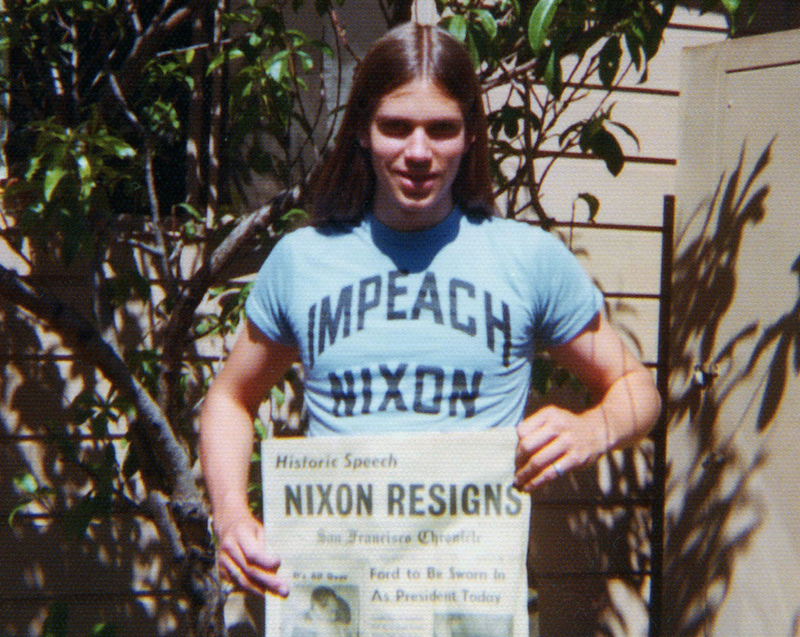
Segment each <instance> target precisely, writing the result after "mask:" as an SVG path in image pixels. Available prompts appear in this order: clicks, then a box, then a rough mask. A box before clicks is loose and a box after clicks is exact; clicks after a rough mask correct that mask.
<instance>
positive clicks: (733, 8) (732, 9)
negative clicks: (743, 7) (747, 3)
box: [722, 0, 741, 15]
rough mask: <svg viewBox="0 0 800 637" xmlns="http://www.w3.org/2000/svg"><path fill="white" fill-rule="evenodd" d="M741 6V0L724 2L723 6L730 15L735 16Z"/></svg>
mask: <svg viewBox="0 0 800 637" xmlns="http://www.w3.org/2000/svg"><path fill="white" fill-rule="evenodd" d="M740 4H741V3H740V0H722V6H723V7H725V11H727V12H728V13H729V14H730V15H734V14H735V13H736V12H737V11H738V10H739V5H740Z"/></svg>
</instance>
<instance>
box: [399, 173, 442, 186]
mask: <svg viewBox="0 0 800 637" xmlns="http://www.w3.org/2000/svg"><path fill="white" fill-rule="evenodd" d="M397 175H398V176H399V177H400V181H401V182H402V184H403V186H404V187H406V188H408V189H411V190H421V189H424V188H429V187H430V186H431V184H432V183H433V181H434V180H435V179H436V177H437V174H436V173H408V172H398V173H397Z"/></svg>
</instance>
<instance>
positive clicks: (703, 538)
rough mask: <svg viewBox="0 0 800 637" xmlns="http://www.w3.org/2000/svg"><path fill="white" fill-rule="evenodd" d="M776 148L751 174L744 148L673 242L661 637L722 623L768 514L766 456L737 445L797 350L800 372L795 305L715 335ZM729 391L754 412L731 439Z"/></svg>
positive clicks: (727, 309)
mask: <svg viewBox="0 0 800 637" xmlns="http://www.w3.org/2000/svg"><path fill="white" fill-rule="evenodd" d="M774 142H775V139H773V140H772V141H771V142H770V143H769V144H768V145H767V146H766V147H765V148H764V149H763V151H762V152H761V154H760V155H759V157H758V159H757V160H756V162H755V164H754V166H753V168H752V170H751V171H750V174H749V175H746V176H745V174H744V166H745V162H746V156H747V149H746V145H744V144H743V146H742V150H741V152H740V154H739V160H738V163H737V165H736V167H735V169H734V170H733V171H731V172H730V174H723V175H722V176H721V178H720V179H719V182H718V184H717V186H716V189H715V191H714V193H713V196H711V197H710V200H709V202H708V204H707V205H705V206H702V207H701V208H699V209H698V210H696V211H695V214H694V216H693V218H692V219H690V220H689V224H687V226H688V225H693V226H694V228H695V229H697V228H699V229H700V231H699V232H693V233H692V234H691V236H681V235H680V234H678V235H677V237H676V254H675V260H674V278H673V291H672V303H673V312H672V315H673V316H672V324H671V343H672V348H673V351H672V355H671V378H672V389H671V393H672V396H671V398H670V404H669V409H670V416H671V417H670V422H671V423H672V424H671V429H670V432H671V433H672V432H673V431H676V433H677V428H683V427H685V431H683V429H681V432H680V435H681V436H682V437H681V440H682V441H683V442H682V443H681V448H680V450H679V451H676V452H675V453H676V454H678V453H679V454H680V456H681V459H680V462H681V463H682V464H683V465H684V468H682V469H679V470H678V471H677V473H676V469H675V467H674V466H672V467H669V468H668V475H667V476H666V480H667V483H666V484H667V502H668V507H669V508H668V511H667V514H666V522H665V524H666V541H665V542H666V545H665V555H666V556H667V561H666V563H665V565H664V591H665V599H664V600H663V602H664V603H663V609H664V610H663V625H662V626H660V632H659V634H661V635H665V636H666V635H669V636H670V637H702V636H703V635H706V634H707V630H708V628H709V627H710V626H712V625H713V623H714V621H715V619H716V617H717V616H718V614H719V611H720V608H721V606H722V603H723V601H724V600H725V597H726V595H727V592H728V590H729V587H730V585H731V583H732V580H733V576H734V572H735V568H736V563H737V560H738V559H739V558H740V557H741V555H742V554H743V553H744V552H746V551H747V549H748V547H749V546H750V545H751V544H752V542H753V540H754V538H755V536H756V534H757V533H758V531H759V529H760V527H761V525H762V523H763V520H764V515H765V511H764V503H763V502H762V501H760V498H759V497H758V496H757V494H756V491H755V489H754V488H753V481H754V478H755V476H756V475H757V474H758V472H759V471H761V470H762V469H763V467H764V465H765V462H766V461H767V454H766V452H765V451H764V450H763V447H762V448H759V449H758V450H756V451H754V452H747V451H746V450H745V449H744V448H742V447H741V445H739V446H737V445H736V444H734V442H735V440H734V438H735V437H736V435H737V434H738V433H743V432H742V427H751V428H753V427H754V429H755V431H753V432H750V431H748V432H746V433H747V434H748V435H755V436H761V435H763V434H764V433H765V432H766V431H767V429H768V428H769V426H770V423H771V421H772V419H773V418H774V416H775V414H776V412H777V410H778V407H779V405H780V402H781V399H782V396H783V391H784V389H785V387H786V382H787V378H788V373H789V365H790V359H789V352H790V349H791V346H792V344H794V349H795V356H794V361H793V371H794V373H795V374H797V373H798V371H800V330H798V311H800V296H799V297H798V300H797V303H796V304H795V306H794V307H793V308H792V309H790V310H789V311H788V312H787V313H786V314H784V315H783V316H782V317H781V318H780V319H778V320H777V322H776V323H775V324H773V325H770V326H766V327H763V326H761V325H760V322H759V321H758V320H756V321H753V322H750V323H747V324H742V325H741V326H738V327H737V329H736V330H735V332H734V333H733V335H732V336H730V337H728V336H725V337H723V336H722V334H727V333H728V332H725V331H724V330H725V329H729V328H728V326H730V325H731V324H733V325H736V320H737V317H736V315H735V313H734V312H735V308H734V307H733V304H734V300H735V296H736V294H737V284H738V279H737V274H738V273H739V272H741V268H743V267H746V266H745V264H744V263H743V262H740V256H741V254H740V253H741V247H742V242H743V238H744V236H745V233H750V232H757V226H758V224H759V223H761V222H762V221H763V220H764V218H765V215H766V213H767V205H766V201H767V198H768V196H769V192H770V188H769V185H767V184H765V183H764V180H763V179H761V178H762V177H763V173H764V171H765V169H766V168H767V166H768V164H769V163H770V160H771V152H772V147H773V144H774ZM799 264H800V258H798V259H797V260H796V261H795V262H794V264H793V265H792V266H791V268H792V270H793V271H795V272H798V265H799ZM759 334H760V336H759ZM724 339H727V340H724ZM770 352H773V353H772V358H771V360H770V361H769V363H766V358H765V357H766V356H768V354H769V353H770ZM759 364H762V367H763V364H766V376H765V381H764V382H757V383H751V384H747V385H746V384H745V383H749V382H750V381H751V380H752V379H750V378H749V377H750V375H751V374H752V373H753V371H754V370H755V368H756V366H757V365H759ZM734 392H738V394H737V397H740V396H741V395H742V392H747V396H748V398H749V405H750V408H749V409H753V408H757V409H758V416H757V417H756V418H755V419H752V418H750V419H745V415H744V414H743V415H742V417H741V420H740V421H739V422H738V424H737V425H736V427H735V428H734V429H733V430H731V429H732V428H731V422H730V416H723V413H724V410H725V409H726V408H727V407H729V406H730V405H732V404H734V403H732V402H730V401H731V400H732V397H733V394H734ZM736 404H739V403H736ZM754 420H755V424H753V421H754ZM681 423H688V424H685V425H682V424H681ZM759 446H760V445H759ZM673 473H676V474H675V475H672V474H673Z"/></svg>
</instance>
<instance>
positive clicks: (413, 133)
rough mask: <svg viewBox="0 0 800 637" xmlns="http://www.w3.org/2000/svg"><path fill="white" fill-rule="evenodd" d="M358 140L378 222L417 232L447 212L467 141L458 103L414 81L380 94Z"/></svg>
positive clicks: (435, 88)
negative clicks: (366, 157)
mask: <svg viewBox="0 0 800 637" xmlns="http://www.w3.org/2000/svg"><path fill="white" fill-rule="evenodd" d="M360 141H361V144H362V145H363V146H364V147H365V148H367V149H368V150H369V151H370V154H371V157H372V167H373V169H374V171H375V180H376V183H375V208H374V214H375V216H376V218H377V219H378V220H379V221H381V222H382V223H384V224H386V225H387V226H389V227H390V228H393V229H395V230H402V231H410V230H421V229H423V228H427V227H430V226H433V225H435V224H436V223H438V222H439V221H441V220H442V219H444V218H445V217H446V216H447V215H448V214H449V213H450V210H451V209H452V207H453V197H452V192H451V191H452V185H453V181H454V180H455V178H456V174H457V173H458V168H459V166H460V165H461V158H462V157H463V156H464V153H465V152H466V150H467V138H466V132H465V128H464V117H463V116H462V114H461V109H460V108H459V105H458V102H456V100H454V99H453V98H452V97H450V96H449V95H447V94H446V93H445V92H444V91H442V89H440V88H439V87H438V86H437V85H436V84H434V83H433V82H431V81H429V80H426V79H417V80H413V81H412V82H409V83H407V84H404V85H403V86H401V87H399V88H397V89H395V90H394V91H392V92H391V93H388V94H386V95H384V96H383V98H381V100H380V102H379V103H378V107H377V109H376V110H375V114H374V116H373V118H372V120H371V122H370V125H369V129H368V131H367V134H366V135H364V136H363V138H362V139H361V140H360Z"/></svg>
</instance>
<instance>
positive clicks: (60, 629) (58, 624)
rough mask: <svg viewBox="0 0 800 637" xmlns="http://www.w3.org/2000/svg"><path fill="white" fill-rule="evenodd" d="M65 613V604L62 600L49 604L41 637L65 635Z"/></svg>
mask: <svg viewBox="0 0 800 637" xmlns="http://www.w3.org/2000/svg"><path fill="white" fill-rule="evenodd" d="M67 615H68V613H67V605H66V604H65V603H64V602H53V603H52V604H50V608H48V609H47V618H46V619H45V620H44V626H43V627H42V637H66V634H67Z"/></svg>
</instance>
